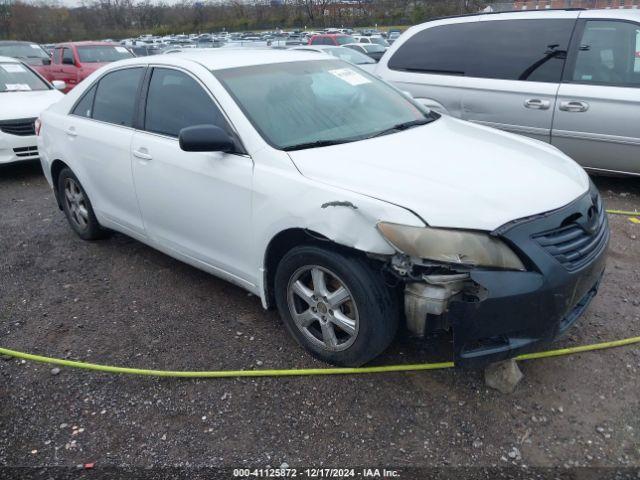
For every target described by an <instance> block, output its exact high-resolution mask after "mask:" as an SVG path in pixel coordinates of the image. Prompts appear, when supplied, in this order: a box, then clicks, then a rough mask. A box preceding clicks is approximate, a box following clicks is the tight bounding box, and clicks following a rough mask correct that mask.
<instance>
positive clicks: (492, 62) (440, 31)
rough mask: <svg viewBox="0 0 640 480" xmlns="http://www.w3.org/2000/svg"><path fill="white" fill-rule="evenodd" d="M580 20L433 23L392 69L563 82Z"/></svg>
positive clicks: (405, 48) (401, 53)
mask: <svg viewBox="0 0 640 480" xmlns="http://www.w3.org/2000/svg"><path fill="white" fill-rule="evenodd" d="M574 24H575V20H573V19H551V20H544V19H531V20H492V21H474V22H467V23H455V24H450V25H440V26H436V27H432V28H427V29H425V30H422V31H421V32H418V33H416V34H415V35H413V36H412V37H411V38H410V39H409V40H407V41H406V42H405V43H404V44H403V45H402V46H401V47H400V48H399V49H398V50H397V52H396V53H395V54H394V55H393V56H392V57H391V59H390V60H389V68H391V69H392V70H405V71H413V72H423V73H435V74H444V75H461V76H467V77H480V78H496V79H505V80H528V81H533V82H554V83H555V82H560V77H561V75H562V69H563V66H564V62H565V59H566V54H567V49H568V45H569V40H570V38H571V32H572V30H573V26H574Z"/></svg>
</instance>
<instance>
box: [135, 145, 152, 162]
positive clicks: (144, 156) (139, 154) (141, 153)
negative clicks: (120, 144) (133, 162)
mask: <svg viewBox="0 0 640 480" xmlns="http://www.w3.org/2000/svg"><path fill="white" fill-rule="evenodd" d="M133 156H134V157H136V158H139V159H140V160H151V159H152V158H153V157H152V156H151V155H149V151H148V150H147V149H146V148H144V147H141V148H140V149H138V150H134V151H133Z"/></svg>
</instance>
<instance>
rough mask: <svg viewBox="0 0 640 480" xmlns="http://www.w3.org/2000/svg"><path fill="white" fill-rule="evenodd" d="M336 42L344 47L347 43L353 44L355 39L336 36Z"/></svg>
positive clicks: (347, 36)
mask: <svg viewBox="0 0 640 480" xmlns="http://www.w3.org/2000/svg"><path fill="white" fill-rule="evenodd" d="M336 42H337V43H338V45H346V44H347V43H353V42H355V39H354V38H353V37H351V36H349V35H338V36H337V37H336Z"/></svg>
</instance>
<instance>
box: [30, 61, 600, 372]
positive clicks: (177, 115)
mask: <svg viewBox="0 0 640 480" xmlns="http://www.w3.org/2000/svg"><path fill="white" fill-rule="evenodd" d="M40 125H41V128H40V131H39V137H38V144H39V147H40V149H41V153H42V155H41V160H42V165H43V168H44V172H45V175H46V176H47V179H48V181H49V183H50V184H51V186H52V187H53V189H54V192H55V195H56V198H57V201H58V205H59V207H60V208H61V209H62V210H63V211H64V213H65V214H66V216H67V218H68V220H69V223H70V225H71V228H72V229H73V230H74V231H75V232H76V233H77V234H78V235H79V236H80V237H81V238H83V239H85V240H94V239H98V238H101V237H103V236H104V235H105V234H106V233H107V232H109V231H118V232H121V233H124V234H126V235H129V236H131V237H133V238H136V239H138V240H139V241H141V242H144V243H146V244H148V245H151V246H153V247H155V248H157V249H159V250H161V251H163V252H165V253H167V254H168V255H171V256H173V257H175V258H177V259H180V260H182V261H184V262H187V263H189V264H191V265H193V266H195V267H197V268H200V269H203V270H205V271H207V272H210V273H212V274H214V275H217V276H219V277H222V278H224V279H226V280H228V281H230V282H233V283H235V284H237V285H239V286H240V287H242V288H245V289H247V290H248V291H250V292H252V293H254V294H256V295H257V296H259V297H260V298H261V300H262V304H263V306H264V307H265V308H269V307H276V308H277V309H278V310H279V312H280V315H281V317H282V319H283V321H284V324H285V326H286V327H287V329H288V330H289V332H290V333H291V334H292V335H293V337H294V338H295V339H296V340H297V341H298V342H299V343H300V344H301V345H302V346H303V347H305V348H306V349H307V350H308V351H309V352H311V353H312V354H313V355H315V356H316V357H318V358H320V359H322V360H324V361H326V362H329V363H332V364H336V365H346V366H353V365H361V364H363V363H366V362H368V361H370V360H371V359H373V358H374V357H376V356H377V355H378V354H380V353H381V352H382V351H383V350H384V349H385V348H386V347H387V346H388V345H389V344H390V342H391V341H392V340H393V337H394V334H395V332H396V329H397V328H398V325H399V324H400V323H401V322H402V323H404V324H405V325H406V326H407V329H408V331H409V332H410V333H412V334H413V335H416V336H424V335H426V334H428V333H430V332H432V331H434V330H437V329H448V330H450V331H451V332H452V334H453V350H454V351H453V355H454V359H455V362H456V364H457V365H460V366H480V365H483V364H486V363H488V362H492V361H496V360H501V359H505V358H509V357H512V356H514V355H516V354H519V353H522V352H526V351H529V350H532V349H535V348H538V347H539V346H540V345H541V344H543V343H545V342H549V341H551V340H553V339H554V338H556V337H557V336H558V335H560V334H562V333H563V332H564V331H565V330H566V329H567V328H569V327H570V326H571V325H572V324H574V322H575V321H576V320H577V319H578V318H579V317H580V315H581V314H582V313H583V312H584V310H585V309H586V308H587V305H588V304H589V302H590V300H591V299H592V298H593V297H594V295H595V294H596V291H597V289H598V285H599V282H600V279H601V278H602V274H603V270H604V263H605V252H606V249H607V243H608V240H609V228H608V223H607V218H606V214H605V212H604V209H603V206H602V202H601V200H600V196H599V194H598V192H597V191H596V189H595V188H594V186H593V185H592V184H591V182H590V181H589V178H588V176H587V175H586V174H585V172H584V171H583V170H582V168H580V167H579V166H578V165H577V164H576V163H575V162H573V161H572V160H571V159H569V158H568V157H566V156H565V155H564V154H562V153H560V152H559V151H558V150H556V149H555V148H553V147H551V146H549V145H546V144H543V143H540V142H538V141H536V140H532V139H527V138H523V137H519V136H516V135H513V134H509V133H505V132H501V131H498V130H493V129H490V128H487V127H484V126H479V125H473V124H469V123H466V122H464V121H461V120H457V119H454V118H451V117H448V116H440V115H437V114H435V113H432V112H430V111H429V110H427V109H426V108H425V107H423V106H421V105H419V104H417V103H415V102H414V101H412V100H411V99H410V98H407V97H406V96H405V95H404V94H402V93H401V92H399V91H398V90H396V89H395V88H393V87H392V86H390V85H389V84H387V83H384V82H383V81H381V80H379V79H377V78H376V77H374V76H372V75H369V74H368V73H366V72H364V71H362V70H359V69H357V68H356V67H353V66H352V65H350V64H348V63H345V62H343V61H341V60H339V59H331V58H328V57H325V56H320V55H318V54H317V53H312V52H301V51H277V50H274V51H267V50H259V51H252V50H240V51H239V50H218V51H212V52H194V53H188V52H185V53H183V54H181V55H179V56H178V55H163V56H155V57H146V58H135V59H131V60H125V61H120V62H116V63H113V64H110V65H108V66H107V67H104V68H102V69H100V70H99V71H97V72H95V73H94V74H92V75H91V76H90V77H89V78H87V79H86V80H85V81H84V82H83V83H82V84H81V85H80V86H79V87H77V88H75V89H74V90H73V91H72V92H71V93H70V94H69V95H67V96H66V97H65V98H64V99H63V100H62V101H60V102H59V103H57V104H56V105H54V106H53V107H51V108H49V109H48V110H47V111H45V112H44V113H43V114H42V115H41V123H40ZM185 328H188V319H185Z"/></svg>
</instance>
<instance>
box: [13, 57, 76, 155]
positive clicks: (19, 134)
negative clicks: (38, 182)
mask: <svg viewBox="0 0 640 480" xmlns="http://www.w3.org/2000/svg"><path fill="white" fill-rule="evenodd" d="M56 86H57V87H54V86H53V85H51V84H49V82H47V81H46V80H45V79H44V78H42V77H41V76H40V75H39V74H37V73H36V72H35V71H34V70H32V69H31V67H29V66H27V65H26V64H24V63H22V62H21V61H20V60H16V59H15V58H9V57H0V164H3V163H12V162H18V161H23V160H35V159H37V158H38V148H37V145H36V132H35V125H34V124H35V120H36V118H37V117H38V115H40V112H42V110H44V109H45V108H47V107H49V106H50V105H51V104H53V103H55V102H57V101H58V100H60V99H61V98H62V97H63V96H64V95H63V94H62V93H60V92H59V91H58V89H63V88H64V87H65V85H64V82H60V83H56Z"/></svg>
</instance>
